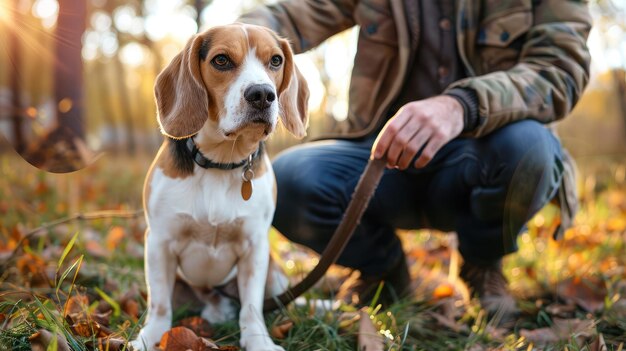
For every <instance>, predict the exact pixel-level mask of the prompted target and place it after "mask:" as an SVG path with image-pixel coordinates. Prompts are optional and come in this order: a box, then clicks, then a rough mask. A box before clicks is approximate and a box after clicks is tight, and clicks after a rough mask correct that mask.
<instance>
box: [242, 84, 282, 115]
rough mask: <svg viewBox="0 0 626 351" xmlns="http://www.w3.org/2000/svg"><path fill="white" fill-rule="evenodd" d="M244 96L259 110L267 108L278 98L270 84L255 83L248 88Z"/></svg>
mask: <svg viewBox="0 0 626 351" xmlns="http://www.w3.org/2000/svg"><path fill="white" fill-rule="evenodd" d="M243 97H244V98H245V99H246V101H248V103H249V104H250V105H251V106H252V107H254V108H256V109H257V110H265V109H266V108H268V107H270V106H272V102H274V100H276V93H274V88H272V86H271V85H269V84H255V85H251V86H249V87H248V88H246V90H245V91H244V92H243Z"/></svg>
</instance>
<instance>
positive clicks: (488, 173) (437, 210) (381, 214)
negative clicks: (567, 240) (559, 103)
mask: <svg viewBox="0 0 626 351" xmlns="http://www.w3.org/2000/svg"><path fill="white" fill-rule="evenodd" d="M374 139H375V136H373V137H370V138H367V139H364V140H358V141H351V140H332V141H320V142H312V143H308V144H304V145H300V146H296V147H293V148H290V149H288V150H286V151H284V152H283V153H281V154H280V155H278V156H277V158H276V160H275V161H274V171H275V173H276V180H277V182H278V198H277V209H276V214H275V216H274V223H273V224H274V226H275V227H276V228H277V229H278V230H279V231H280V232H281V233H282V234H283V235H285V236H286V237H287V238H289V239H290V240H292V241H294V242H297V243H300V244H303V245H305V246H307V247H310V248H312V249H313V250H315V251H317V252H321V251H323V249H324V248H325V247H326V244H327V243H328V241H329V240H330V238H331V236H332V234H333V233H334V230H335V228H336V227H337V225H338V224H339V222H340V221H341V219H342V216H343V213H344V211H345V209H346V207H347V206H348V203H349V201H350V198H351V195H352V192H353V190H354V188H355V186H356V183H357V181H358V180H359V177H360V175H361V173H362V172H363V169H364V168H365V165H366V164H367V160H368V158H369V156H370V150H371V147H372V144H373V142H374ZM562 170H563V167H562V156H561V145H560V143H559V141H558V140H557V139H556V138H555V137H554V136H553V134H552V133H551V132H550V131H548V130H547V129H546V128H545V127H544V126H543V125H541V124H540V123H538V122H536V121H532V120H524V121H520V122H516V123H513V124H510V125H508V126H505V127H503V128H501V129H499V130H497V131H495V132H493V133H491V134H489V135H487V136H485V137H482V138H477V139H469V138H457V139H454V140H452V141H451V142H450V143H448V144H447V145H446V146H444V147H443V148H442V149H441V150H440V151H439V152H438V153H437V154H436V155H435V157H434V158H433V160H432V161H431V162H430V163H429V164H428V165H427V166H426V167H425V168H422V169H415V168H410V169H408V170H405V171H400V170H386V171H385V173H384V175H383V178H382V179H381V182H380V184H379V186H378V189H377V190H376V193H375V195H374V197H373V198H372V201H371V203H370V204H369V207H368V208H367V210H366V212H365V215H364V216H363V219H362V220H361V223H360V225H359V226H358V227H357V229H356V231H355V233H354V235H353V237H352V239H351V240H350V242H349V243H348V245H347V247H346V249H345V251H344V252H343V254H342V255H341V257H340V258H339V260H338V263H339V264H341V265H344V266H348V267H352V268H356V269H359V270H361V272H362V273H363V274H364V275H366V276H367V275H377V274H381V273H384V272H386V271H387V270H389V269H390V268H391V267H393V265H394V264H395V263H397V262H398V259H400V258H401V257H403V255H402V246H401V243H400V241H399V239H398V237H397V236H396V233H395V229H396V228H401V229H418V228H433V229H438V230H442V231H456V233H457V235H458V240H459V251H460V252H461V254H462V256H463V257H464V259H465V260H466V261H470V262H475V263H477V264H480V263H488V262H492V261H494V260H497V259H499V258H501V257H502V256H504V255H506V254H508V253H511V252H514V251H515V250H517V244H516V239H517V235H518V233H519V232H520V231H521V230H522V229H523V227H524V226H525V224H526V222H527V221H528V220H529V219H530V218H531V217H532V216H533V215H534V214H535V213H536V212H537V211H539V210H540V209H541V208H542V207H543V206H544V205H545V204H546V203H548V201H550V199H551V198H552V197H553V196H554V195H555V194H556V192H557V190H558V187H559V184H560V182H561V177H562Z"/></svg>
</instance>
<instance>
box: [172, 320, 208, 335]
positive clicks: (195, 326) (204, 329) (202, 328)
mask: <svg viewBox="0 0 626 351" xmlns="http://www.w3.org/2000/svg"><path fill="white" fill-rule="evenodd" d="M179 325H180V326H181V327H185V328H188V329H190V330H191V331H193V332H194V334H196V335H197V336H201V337H204V338H210V337H212V336H213V328H211V324H210V323H209V322H208V321H206V320H205V319H203V318H202V317H199V316H193V317H188V318H185V319H183V320H181V321H180V323H179Z"/></svg>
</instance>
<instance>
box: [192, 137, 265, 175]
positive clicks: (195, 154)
mask: <svg viewBox="0 0 626 351" xmlns="http://www.w3.org/2000/svg"><path fill="white" fill-rule="evenodd" d="M186 145H187V150H188V151H189V152H190V153H191V158H192V159H193V161H194V162H195V163H196V164H197V165H198V166H200V167H202V168H205V169H209V168H216V169H222V170H225V171H228V170H231V169H236V168H239V167H243V166H244V165H246V164H248V163H251V162H252V160H255V159H256V158H257V157H258V156H259V155H260V154H261V149H262V148H263V143H261V145H260V146H259V148H258V149H256V151H255V152H254V153H252V154H251V155H250V156H249V157H246V158H245V159H244V160H242V161H241V162H237V163H220V162H214V161H211V160H209V159H208V158H206V157H205V156H204V155H203V154H202V152H200V149H198V147H197V146H196V143H194V141H193V137H191V138H187V142H186Z"/></svg>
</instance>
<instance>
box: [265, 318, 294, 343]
mask: <svg viewBox="0 0 626 351" xmlns="http://www.w3.org/2000/svg"><path fill="white" fill-rule="evenodd" d="M291 328H293V322H292V321H285V322H282V323H280V324H277V325H275V326H273V327H272V330H271V331H270V335H271V336H272V337H274V338H276V339H284V338H286V337H287V336H288V335H289V331H290V330H291Z"/></svg>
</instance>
